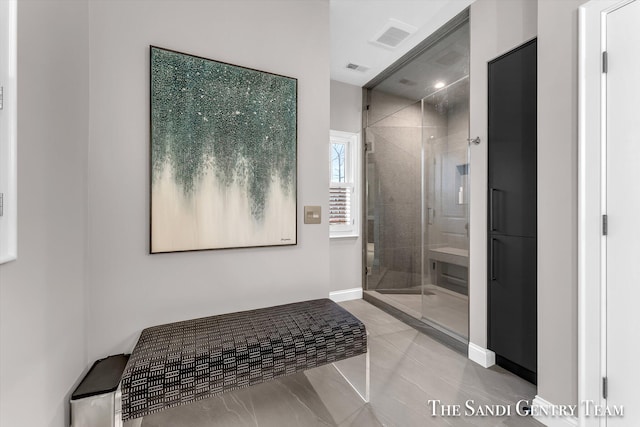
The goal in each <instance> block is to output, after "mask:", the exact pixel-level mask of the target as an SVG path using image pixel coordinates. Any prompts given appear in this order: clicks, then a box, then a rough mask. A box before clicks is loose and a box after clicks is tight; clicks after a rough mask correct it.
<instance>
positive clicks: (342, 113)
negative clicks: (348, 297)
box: [329, 80, 364, 291]
mask: <svg viewBox="0 0 640 427" xmlns="http://www.w3.org/2000/svg"><path fill="white" fill-rule="evenodd" d="M331 129H333V130H339V131H343V132H351V133H360V134H361V139H362V88H360V87H358V86H353V85H350V84H346V83H342V82H338V81H335V80H331ZM362 185H364V183H362ZM361 189H362V188H360V189H359V190H361ZM329 252H330V254H329V256H330V260H331V261H330V268H331V279H330V284H329V291H339V290H344V289H352V288H359V287H361V286H362V232H360V235H359V236H358V237H347V238H337V239H336V238H334V239H331V242H330V244H329Z"/></svg>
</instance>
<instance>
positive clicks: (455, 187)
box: [422, 77, 469, 340]
mask: <svg viewBox="0 0 640 427" xmlns="http://www.w3.org/2000/svg"><path fill="white" fill-rule="evenodd" d="M422 111H423V114H422V123H423V128H422V129H423V134H422V144H423V153H424V157H423V162H424V163H423V171H424V173H423V187H422V188H423V195H422V201H423V214H424V216H423V253H422V256H423V270H422V271H423V274H422V285H423V286H422V316H423V318H424V319H426V320H427V321H428V323H430V324H432V326H434V327H437V328H439V329H443V331H444V332H447V333H448V334H450V335H454V336H455V337H456V338H459V339H461V340H466V339H467V338H468V335H469V316H468V304H469V279H468V275H469V273H468V272H469V180H468V178H469V143H468V138H469V79H468V77H462V78H461V79H459V80H457V81H455V82H453V83H452V84H449V85H448V86H446V87H444V88H442V89H440V90H438V91H436V92H435V93H433V94H431V95H429V96H427V97H425V98H424V99H423V100H422Z"/></svg>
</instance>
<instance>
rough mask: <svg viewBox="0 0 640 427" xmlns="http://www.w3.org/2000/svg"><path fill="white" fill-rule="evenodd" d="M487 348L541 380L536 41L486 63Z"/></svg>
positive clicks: (504, 363) (514, 369)
mask: <svg viewBox="0 0 640 427" xmlns="http://www.w3.org/2000/svg"><path fill="white" fill-rule="evenodd" d="M488 137H489V138H488V139H489V142H488V145H489V148H488V149H489V189H488V197H489V200H488V207H489V212H488V221H487V222H488V242H487V243H488V253H489V256H488V264H489V265H488V266H487V267H488V268H487V271H488V275H489V277H488V283H489V289H488V328H489V330H488V341H489V342H488V344H489V349H490V350H492V351H494V352H495V353H496V362H497V363H498V365H501V366H503V367H504V368H506V369H508V370H510V371H512V372H514V373H516V374H517V375H520V376H521V377H523V378H525V379H527V380H528V381H530V382H532V383H536V381H537V313H536V312H537V296H536V286H537V285H536V279H537V277H536V276H537V272H536V265H537V255H536V246H537V244H536V243H537V212H536V210H537V184H536V179H537V158H536V157H537V156H536V146H537V43H536V40H533V41H531V42H528V43H526V44H524V45H522V46H520V47H518V48H517V49H515V50H513V51H511V52H509V53H507V54H505V55H502V56H501V57H499V58H497V59H495V60H493V61H491V62H490V63H489V133H488Z"/></svg>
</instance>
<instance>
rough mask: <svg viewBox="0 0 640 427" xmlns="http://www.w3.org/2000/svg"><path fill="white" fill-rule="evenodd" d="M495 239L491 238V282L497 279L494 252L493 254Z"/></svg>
mask: <svg viewBox="0 0 640 427" xmlns="http://www.w3.org/2000/svg"><path fill="white" fill-rule="evenodd" d="M496 240H498V239H496V238H495V237H492V238H491V254H490V256H491V280H498V278H497V277H496V267H495V264H496V261H495V259H496V252H495V243H496Z"/></svg>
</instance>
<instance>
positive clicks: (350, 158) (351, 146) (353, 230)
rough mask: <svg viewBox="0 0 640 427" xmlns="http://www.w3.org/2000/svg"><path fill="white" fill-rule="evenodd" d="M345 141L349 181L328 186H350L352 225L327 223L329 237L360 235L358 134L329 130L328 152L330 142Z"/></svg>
mask: <svg viewBox="0 0 640 427" xmlns="http://www.w3.org/2000/svg"><path fill="white" fill-rule="evenodd" d="M334 142H336V143H345V144H346V145H347V153H346V157H347V162H349V164H348V167H347V176H348V178H347V180H348V181H349V183H346V184H345V183H334V182H330V184H329V186H330V187H351V217H352V218H353V224H352V225H329V237H330V238H331V239H341V238H354V237H359V236H360V213H361V210H360V198H361V196H360V193H361V191H360V189H361V186H360V181H361V169H360V156H361V145H360V134H359V133H351V132H343V131H337V130H331V131H330V132H329V153H331V144H332V143H334ZM329 176H331V154H329Z"/></svg>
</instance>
